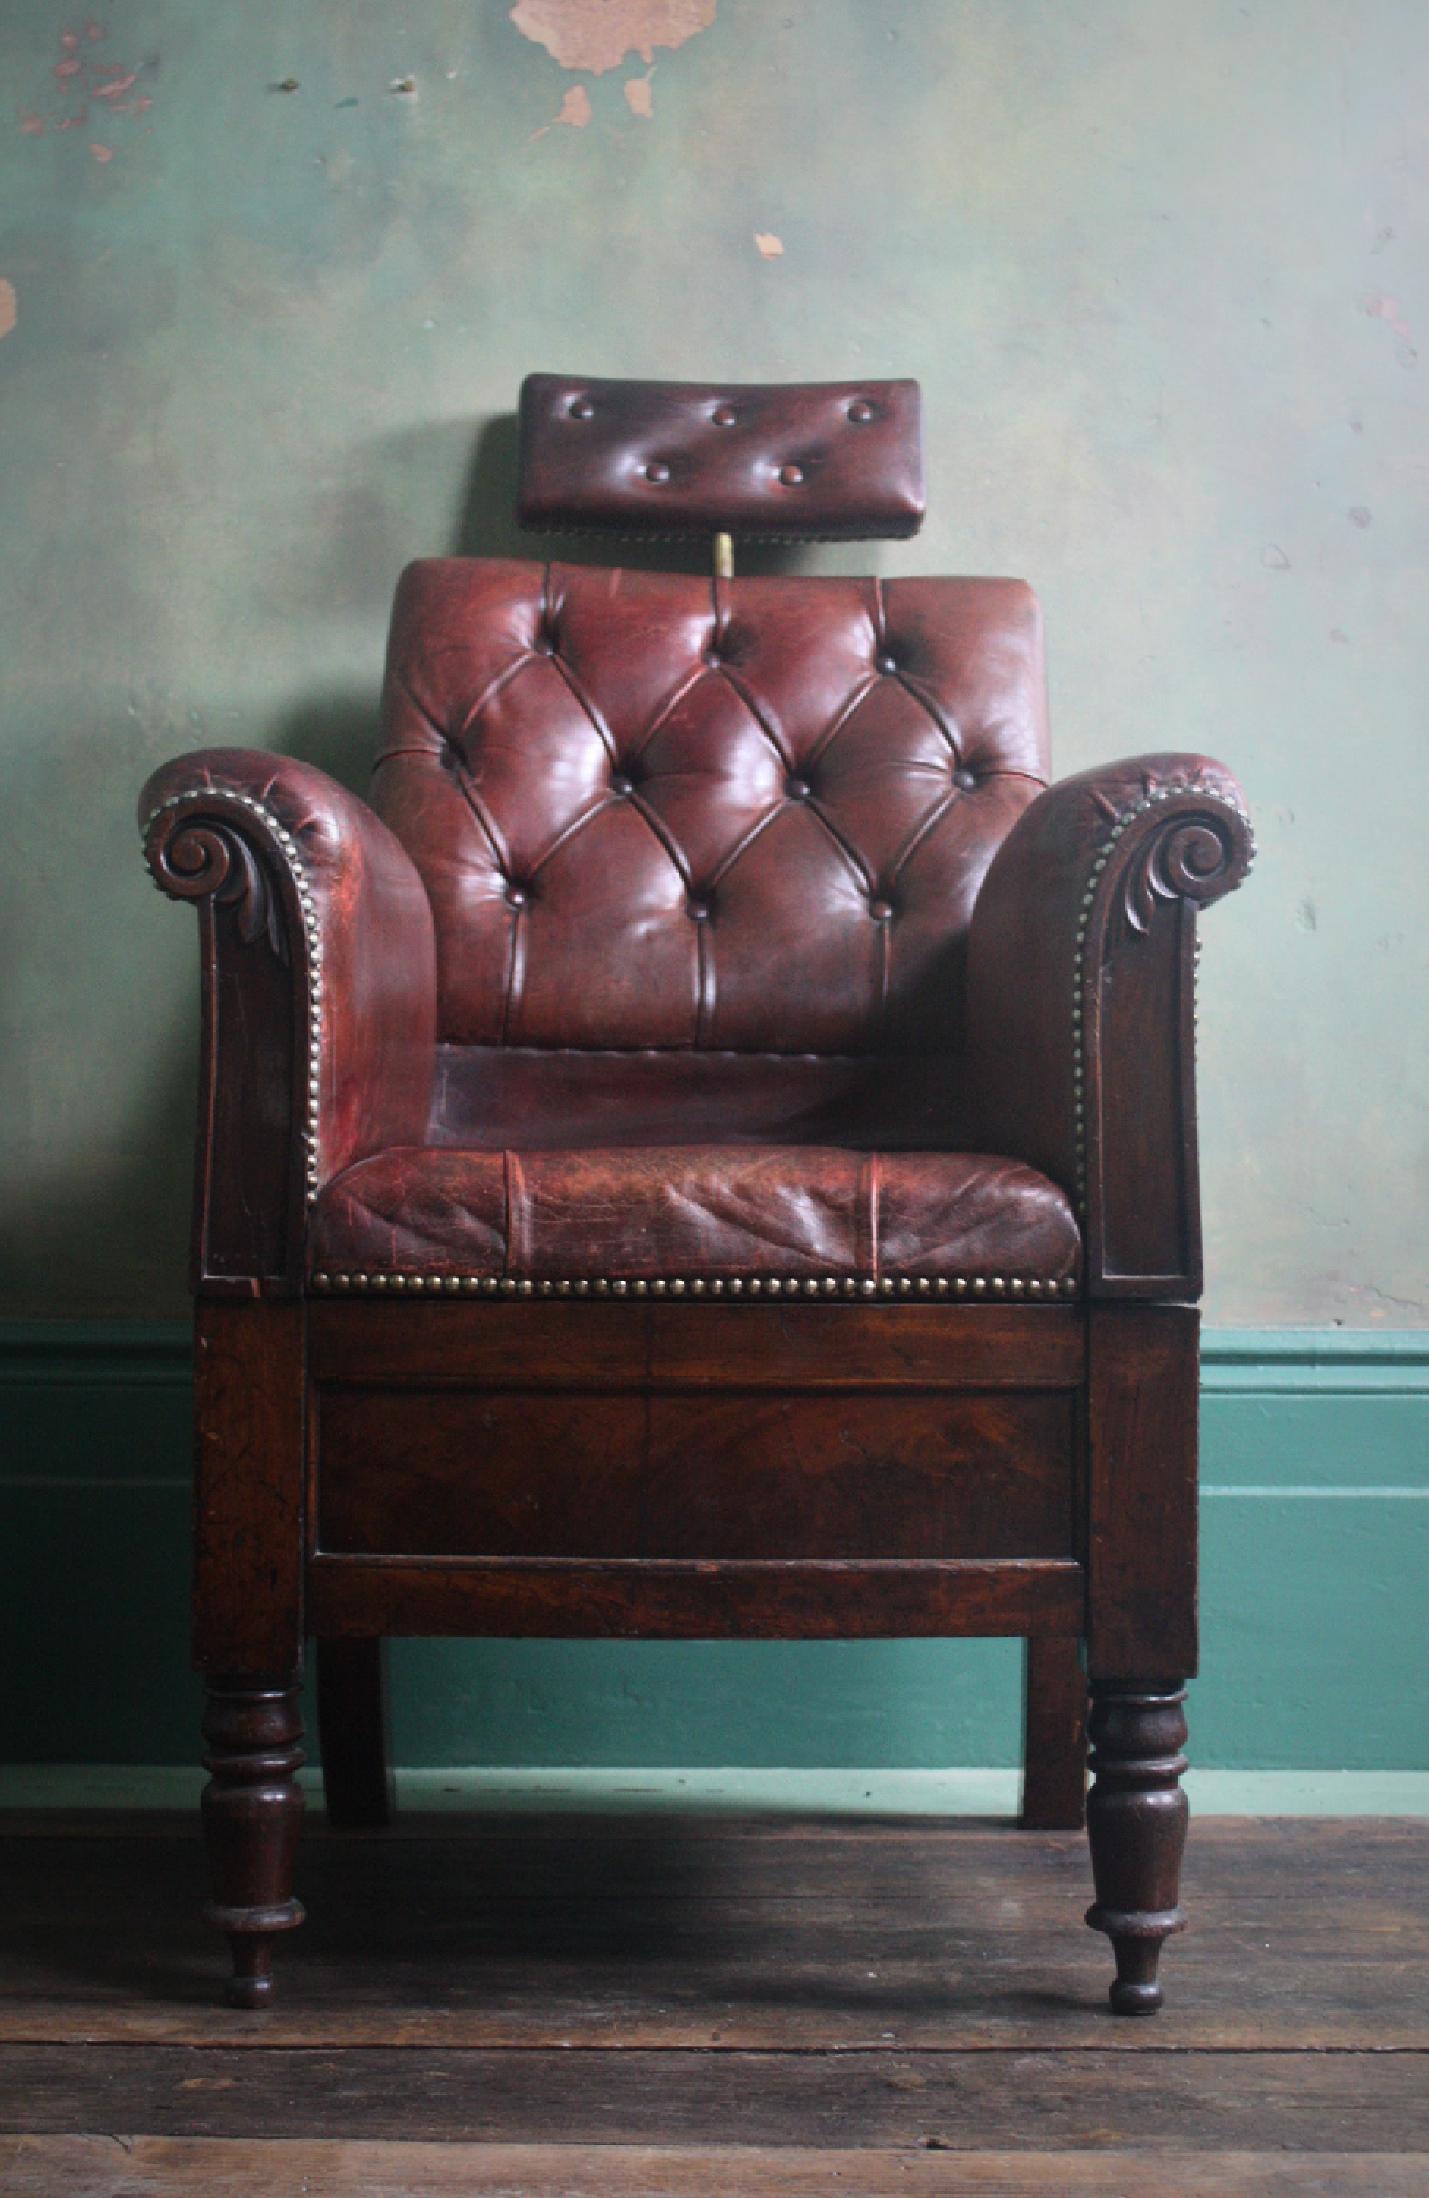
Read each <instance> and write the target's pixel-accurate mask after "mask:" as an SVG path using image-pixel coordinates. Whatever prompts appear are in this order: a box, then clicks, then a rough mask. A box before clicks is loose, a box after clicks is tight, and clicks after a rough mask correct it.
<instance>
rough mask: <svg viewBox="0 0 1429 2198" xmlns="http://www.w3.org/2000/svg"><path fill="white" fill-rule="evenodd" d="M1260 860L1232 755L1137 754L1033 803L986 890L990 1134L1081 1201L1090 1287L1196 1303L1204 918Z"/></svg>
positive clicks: (975, 1069) (983, 959)
mask: <svg viewBox="0 0 1429 2198" xmlns="http://www.w3.org/2000/svg"><path fill="white" fill-rule="evenodd" d="M1254 852H1255V841H1254V837H1253V835H1252V832H1251V829H1250V821H1249V819H1248V817H1247V816H1246V813H1245V800H1244V796H1243V795H1242V793H1241V790H1240V788H1239V786H1238V785H1237V784H1236V782H1235V780H1234V779H1233V778H1232V777H1231V775H1230V773H1229V772H1228V771H1227V770H1226V769H1225V768H1224V767H1223V766H1222V765H1221V764H1219V763H1214V762H1212V761H1211V760H1210V759H1209V758H1207V757H1205V756H1195V755H1150V756H1136V757H1133V758H1131V759H1130V760H1128V761H1126V762H1123V763H1112V764H1107V765H1105V766H1103V767H1102V768H1100V769H1098V770H1093V771H1084V772H1082V773H1081V774H1080V776H1078V777H1076V778H1070V779H1064V780H1063V781H1062V782H1061V783H1060V784H1059V785H1057V786H1053V787H1051V788H1049V790H1048V791H1047V792H1046V793H1045V794H1042V795H1039V797H1038V798H1037V800H1036V801H1034V802H1033V803H1032V805H1031V807H1030V808H1028V809H1027V810H1025V811H1024V813H1023V815H1022V816H1021V817H1020V818H1019V819H1018V821H1017V823H1016V824H1015V825H1014V827H1013V829H1012V831H1011V832H1010V833H1009V834H1008V836H1007V838H1006V840H1005V841H1004V842H1003V844H1002V846H1001V847H1000V848H999V850H998V852H997V855H996V856H995V858H994V860H993V863H992V866H991V868H990V869H989V871H988V874H987V877H986V878H985V880H984V881H983V885H982V890H981V892H980V893H979V895H978V899H977V903H976V906H975V908H974V910H973V920H972V930H971V936H970V939H969V946H968V993H967V1012H968V1061H969V1064H970V1071H971V1076H972V1080H973V1087H974V1092H975V1104H976V1107H977V1112H978V1117H979V1132H980V1136H981V1138H982V1140H983V1142H984V1144H985V1145H986V1146H987V1148H988V1149H989V1150H991V1151H1000V1152H1006V1153H1009V1154H1011V1155H1012V1156H1013V1157H1015V1158H1017V1159H1020V1160H1025V1161H1027V1162H1029V1163H1030V1164H1031V1165H1032V1166H1034V1167H1037V1168H1040V1169H1042V1170H1043V1172H1044V1173H1045V1174H1048V1175H1050V1176H1052V1177H1053V1178H1054V1180H1055V1181H1057V1182H1059V1183H1061V1184H1062V1185H1063V1187H1064V1188H1065V1189H1066V1190H1068V1191H1070V1192H1073V1193H1074V1194H1075V1196H1076V1199H1077V1204H1078V1208H1079V1212H1080V1215H1081V1219H1082V1226H1083V1230H1084V1233H1085V1253H1086V1274H1087V1287H1088V1289H1089V1290H1090V1291H1091V1293H1092V1294H1093V1295H1094V1296H1100V1297H1172V1298H1178V1299H1179V1298H1191V1299H1194V1298H1196V1297H1199V1295H1200V1290H1201V1242H1200V1194H1199V1186H1198V1180H1197V1172H1196V1098H1195V1040H1194V1010H1195V1000H1194V986H1195V956H1196V941H1195V930H1196V914H1197V911H1198V910H1199V909H1201V908H1203V907H1205V906H1207V904H1208V903H1210V902H1211V901H1215V900H1219V899H1220V897H1221V895H1222V894H1224V893H1228V892H1230V891H1231V890H1232V888H1233V887H1235V886H1237V885H1239V884H1240V882H1241V879H1242V878H1243V877H1244V876H1245V874H1246V872H1247V870H1248V869H1249V868H1250V863H1251V859H1252V856H1253V854H1254Z"/></svg>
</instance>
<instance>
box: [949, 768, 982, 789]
mask: <svg viewBox="0 0 1429 2198" xmlns="http://www.w3.org/2000/svg"><path fill="white" fill-rule="evenodd" d="M953 784H954V786H961V787H962V789H963V792H964V793H967V792H968V790H969V789H970V788H971V787H974V786H976V784H977V772H976V771H970V770H968V768H967V766H966V765H962V766H961V767H960V768H959V769H958V770H956V771H954V773H953Z"/></svg>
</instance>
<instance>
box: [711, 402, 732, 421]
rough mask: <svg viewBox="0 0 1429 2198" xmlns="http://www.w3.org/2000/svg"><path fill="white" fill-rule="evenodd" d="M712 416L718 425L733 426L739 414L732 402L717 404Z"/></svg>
mask: <svg viewBox="0 0 1429 2198" xmlns="http://www.w3.org/2000/svg"><path fill="white" fill-rule="evenodd" d="M710 418H711V419H712V420H713V421H714V424H715V426H716V427H733V426H734V423H735V421H736V419H737V418H738V414H737V413H736V411H735V409H734V406H733V405H732V404H717V405H716V406H715V408H714V411H713V412H712V413H711V414H710Z"/></svg>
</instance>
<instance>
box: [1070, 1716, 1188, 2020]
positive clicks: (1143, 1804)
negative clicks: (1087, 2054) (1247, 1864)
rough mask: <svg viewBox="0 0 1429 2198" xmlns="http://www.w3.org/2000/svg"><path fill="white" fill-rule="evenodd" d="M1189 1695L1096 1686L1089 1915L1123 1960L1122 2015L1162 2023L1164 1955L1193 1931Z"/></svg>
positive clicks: (1115, 1989) (1117, 2009)
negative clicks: (1188, 1855)
mask: <svg viewBox="0 0 1429 2198" xmlns="http://www.w3.org/2000/svg"><path fill="white" fill-rule="evenodd" d="M1185 1699H1186V1690H1185V1688H1184V1687H1183V1686H1181V1685H1180V1684H1179V1683H1178V1682H1175V1681H1166V1680H1151V1681H1145V1682H1142V1681H1137V1680H1129V1679H1127V1680H1123V1679H1115V1680H1107V1679H1094V1680H1093V1681H1092V1712H1091V1727H1090V1730H1091V1743H1092V1771H1093V1774H1094V1781H1093V1785H1092V1790H1091V1794H1090V1796H1089V1797H1088V1801H1087V1833H1088V1837H1089V1839H1090V1842H1091V1850H1092V1876H1093V1880H1094V1882H1095V1886H1096V1896H1097V1897H1096V1899H1095V1901H1094V1902H1093V1904H1092V1906H1091V1907H1090V1908H1089V1909H1088V1910H1087V1922H1088V1923H1089V1924H1090V1925H1091V1927H1092V1929H1093V1930H1094V1931H1105V1933H1106V1934H1107V1937H1108V1938H1109V1939H1110V1940H1111V1942H1112V1950H1113V1952H1114V1953H1115V1955H1116V1982H1115V1983H1114V1984H1113V1985H1112V1986H1111V1989H1110V1994H1109V1997H1110V2000H1111V2006H1112V2012H1113V2013H1114V2014H1117V2015H1154V2014H1155V2013H1156V2010H1157V2009H1158V2008H1159V2007H1160V2006H1161V2003H1162V1998H1163V1994H1162V1990H1161V1986H1160V1984H1159V1983H1158V1981H1157V1975H1156V1972H1157V1965H1158V1963H1159V1962H1160V1959H1161V1948H1162V1946H1163V1944H1164V1943H1165V1941H1166V1940H1167V1939H1168V1938H1169V1937H1170V1936H1171V1934H1172V1933H1173V1932H1174V1931H1180V1930H1183V1929H1184V1928H1185V1922H1186V1919H1185V1916H1184V1914H1183V1913H1182V1910H1181V1907H1180V1891H1181V1856H1182V1853H1183V1851H1184V1849H1185V1845H1186V1813H1187V1812H1186V1796H1185V1795H1184V1794H1183V1793H1182V1791H1181V1787H1180V1783H1179V1781H1180V1777H1181V1773H1182V1772H1183V1771H1184V1770H1185V1768H1186V1758H1185V1757H1184V1755H1182V1753H1181V1748H1182V1744H1183V1742H1184V1741H1185V1738H1186V1718H1185V1711H1184V1709H1183V1706H1182V1705H1183V1704H1184V1702H1185Z"/></svg>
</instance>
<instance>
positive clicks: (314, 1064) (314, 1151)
mask: <svg viewBox="0 0 1429 2198" xmlns="http://www.w3.org/2000/svg"><path fill="white" fill-rule="evenodd" d="M187 801H203V802H215V801H217V802H231V803H234V804H236V806H237V807H238V808H240V809H246V810H248V811H249V812H250V814H251V815H253V816H255V817H256V818H257V819H258V821H259V823H260V824H263V825H265V826H266V827H267V829H268V831H269V832H270V833H271V834H272V837H273V839H274V840H275V841H276V843H277V847H278V851H279V853H280V854H281V855H282V857H283V859H284V861H285V862H286V863H287V865H288V868H289V870H290V872H291V873H292V878H293V883H294V885H295V887H296V888H297V894H298V906H299V907H300V908H301V910H302V915H303V935H304V939H305V942H306V945H307V953H308V981H307V996H308V1043H307V1064H308V1075H307V1092H306V1105H305V1108H304V1114H303V1185H304V1197H305V1200H306V1203H307V1204H308V1205H309V1206H311V1205H312V1204H313V1203H314V1202H315V1201H316V1198H317V1195H318V1188H319V1180H320V1179H319V1174H318V1139H319V1132H320V1130H321V1126H322V1035H323V1001H322V970H323V943H322V935H321V931H320V928H319V924H318V913H317V907H316V904H315V902H314V900H313V888H312V880H311V879H310V877H309V875H308V870H307V866H306V864H305V863H304V861H303V858H302V856H301V855H300V854H299V853H298V843H297V841H296V840H295V839H294V837H293V835H292V833H291V832H290V831H289V830H288V828H287V826H286V825H285V824H284V823H282V821H281V820H280V819H279V818H278V817H276V816H275V815H274V814H273V811H272V810H271V809H269V808H267V807H265V805H264V804H263V803H262V802H261V801H259V800H258V799H257V798H256V797H255V796H254V795H252V794H239V793H235V792H234V791H232V789H230V788H227V787H221V786H190V787H187V788H186V789H185V790H184V792H183V793H181V794H170V796H169V798H168V800H167V801H161V802H160V803H159V806H158V808H157V809H153V810H151V811H150V813H149V815H148V816H147V817H146V818H145V819H144V832H143V837H144V839H145V840H146V841H147V840H148V837H149V834H150V832H151V831H152V830H153V828H154V826H155V825H156V824H157V823H158V821H159V819H160V817H162V816H163V815H164V814H165V813H166V812H167V811H168V810H170V809H179V808H182V806H183V804H184V803H185V802H187Z"/></svg>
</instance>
